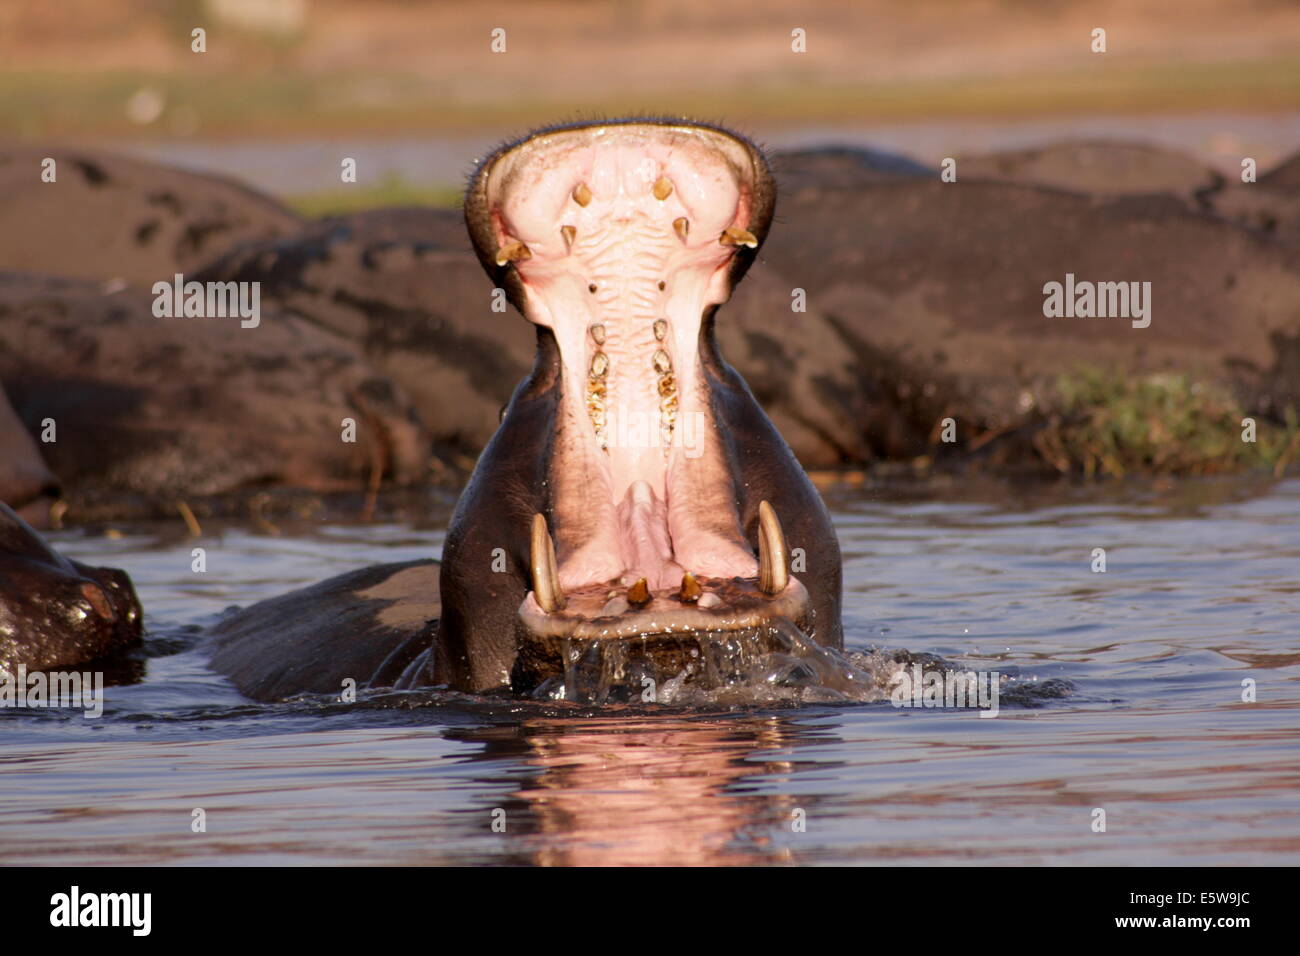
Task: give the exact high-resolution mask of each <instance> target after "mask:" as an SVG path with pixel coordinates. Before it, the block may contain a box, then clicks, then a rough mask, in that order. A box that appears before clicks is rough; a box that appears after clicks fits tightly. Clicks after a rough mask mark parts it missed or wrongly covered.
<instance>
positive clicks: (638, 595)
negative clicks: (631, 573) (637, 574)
mask: <svg viewBox="0 0 1300 956" xmlns="http://www.w3.org/2000/svg"><path fill="white" fill-rule="evenodd" d="M649 602H650V586H649V585H648V584H646V583H645V578H637V579H636V583H635V584H633V585H632V586H631V587H630V588H628V589H627V603H628V604H631V605H632V606H633V607H640V606H641V605H643V604H648V603H649Z"/></svg>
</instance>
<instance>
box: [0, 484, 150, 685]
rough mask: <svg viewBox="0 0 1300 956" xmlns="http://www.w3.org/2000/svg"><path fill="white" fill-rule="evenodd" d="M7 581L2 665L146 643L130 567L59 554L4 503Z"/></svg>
mask: <svg viewBox="0 0 1300 956" xmlns="http://www.w3.org/2000/svg"><path fill="white" fill-rule="evenodd" d="M0 582H3V584H4V586H3V587H0V671H7V672H9V673H11V674H12V673H14V672H15V671H16V670H17V669H18V668H19V667H26V668H27V669H28V670H29V671H37V670H59V669H62V668H71V667H75V666H78V665H81V664H84V663H86V662H88V661H92V660H96V659H101V658H106V657H109V656H110V655H113V654H115V653H117V652H119V651H122V650H125V649H127V648H130V647H132V646H134V645H135V644H138V643H139V642H140V635H141V627H142V625H141V611H140V602H139V601H138V600H137V599H136V596H135V589H134V588H132V586H131V581H130V579H129V578H128V577H127V576H126V574H125V573H124V572H122V571H119V570H117V569H115V568H92V567H88V566H87V565H84V564H80V563H79V562H76V561H71V560H69V559H68V558H65V557H64V556H63V555H61V554H58V553H57V552H56V551H54V550H53V549H52V548H50V546H49V545H47V544H46V543H45V542H44V541H42V540H41V538H40V536H39V535H38V534H37V533H36V532H35V531H33V530H32V528H31V526H30V525H28V524H27V523H26V522H24V521H23V520H22V519H21V518H19V517H18V515H17V514H15V513H14V511H13V509H11V508H9V507H8V506H7V505H4V504H0Z"/></svg>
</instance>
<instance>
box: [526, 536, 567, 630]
mask: <svg viewBox="0 0 1300 956" xmlns="http://www.w3.org/2000/svg"><path fill="white" fill-rule="evenodd" d="M529 544H530V547H529V564H530V565H531V571H532V577H533V595H534V596H535V597H536V599H537V604H538V606H539V607H540V608H541V609H542V610H543V611H546V612H547V613H548V614H549V613H550V612H551V611H562V610H563V609H564V604H565V601H564V591H563V590H562V589H561V588H560V569H559V568H558V567H557V566H556V564H555V542H554V541H552V540H551V532H550V529H548V528H547V527H546V518H545V517H544V516H543V515H541V514H535V515H533V528H532V536H531V541H530V542H529Z"/></svg>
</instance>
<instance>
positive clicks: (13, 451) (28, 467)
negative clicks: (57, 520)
mask: <svg viewBox="0 0 1300 956" xmlns="http://www.w3.org/2000/svg"><path fill="white" fill-rule="evenodd" d="M0 448H3V449H4V454H3V455H0V503H4V504H7V505H9V506H10V507H12V508H13V509H14V510H15V511H17V512H18V513H19V514H23V515H24V517H25V518H27V520H29V521H30V520H32V518H31V517H28V516H27V515H26V514H25V513H24V512H25V511H30V512H31V515H32V517H35V516H36V515H37V514H38V513H40V512H48V508H49V505H50V503H51V502H53V501H54V499H56V498H58V496H59V491H60V488H59V479H58V478H56V477H55V476H54V473H53V472H52V471H50V469H49V468H48V467H47V466H46V464H45V461H44V459H42V458H41V453H40V450H39V449H38V448H37V447H36V442H35V440H34V439H33V438H32V436H31V435H30V434H28V432H27V429H26V428H25V427H23V423H22V422H21V421H20V420H19V419H18V416H17V415H16V414H14V410H13V408H11V407H10V405H9V397H8V396H7V395H6V394H5V390H4V386H3V385H0Z"/></svg>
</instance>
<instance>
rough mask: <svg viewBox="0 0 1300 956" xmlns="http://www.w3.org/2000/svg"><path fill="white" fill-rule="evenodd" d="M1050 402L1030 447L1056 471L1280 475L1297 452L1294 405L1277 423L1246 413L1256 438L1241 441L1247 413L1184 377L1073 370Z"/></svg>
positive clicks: (1299, 429)
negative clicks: (1250, 471) (1052, 404)
mask: <svg viewBox="0 0 1300 956" xmlns="http://www.w3.org/2000/svg"><path fill="white" fill-rule="evenodd" d="M1055 400H1056V402H1057V405H1056V408H1055V412H1054V414H1052V415H1050V416H1049V417H1048V421H1047V424H1046V426H1045V427H1044V428H1043V429H1042V430H1041V431H1040V432H1039V433H1038V435H1037V436H1036V438H1035V442H1034V444H1035V447H1036V449H1037V450H1038V452H1039V454H1041V455H1042V456H1043V457H1044V458H1045V459H1046V460H1047V461H1048V462H1050V463H1051V464H1053V465H1054V466H1055V467H1056V468H1057V469H1059V470H1061V471H1065V472H1075V473H1079V472H1081V473H1082V474H1083V475H1085V476H1086V477H1093V476H1098V475H1100V476H1108V477H1113V478H1119V477H1123V476H1125V475H1130V474H1153V473H1154V474H1176V475H1208V474H1217V473H1223V472H1230V471H1241V470H1246V469H1262V468H1269V469H1271V470H1272V471H1273V472H1274V473H1275V474H1277V475H1281V474H1282V473H1283V472H1284V471H1285V470H1286V467H1287V465H1288V464H1290V463H1291V461H1293V460H1295V458H1296V456H1297V453H1298V452H1300V420H1298V419H1297V415H1296V412H1295V409H1294V408H1288V409H1287V413H1286V416H1285V421H1283V422H1271V421H1268V420H1266V419H1263V418H1261V417H1259V416H1254V418H1255V421H1256V436H1255V437H1256V440H1255V441H1254V442H1247V441H1243V438H1242V435H1243V425H1242V420H1243V419H1245V418H1247V417H1250V416H1249V413H1248V412H1246V411H1245V410H1243V408H1242V407H1241V405H1240V404H1239V403H1238V402H1237V400H1236V399H1235V398H1234V397H1233V396H1232V395H1231V394H1230V393H1229V392H1228V391H1227V390H1226V389H1223V388H1220V387H1218V386H1215V385H1209V384H1206V383H1203V382H1196V381H1193V380H1192V379H1191V378H1189V377H1188V376H1186V375H1181V374H1167V375H1149V376H1145V377H1130V376H1125V375H1122V374H1119V373H1116V372H1110V371H1104V370H1100V369H1081V370H1079V371H1076V372H1073V373H1071V374H1069V375H1063V376H1060V377H1059V378H1058V380H1057V382H1056V387H1055Z"/></svg>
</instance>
